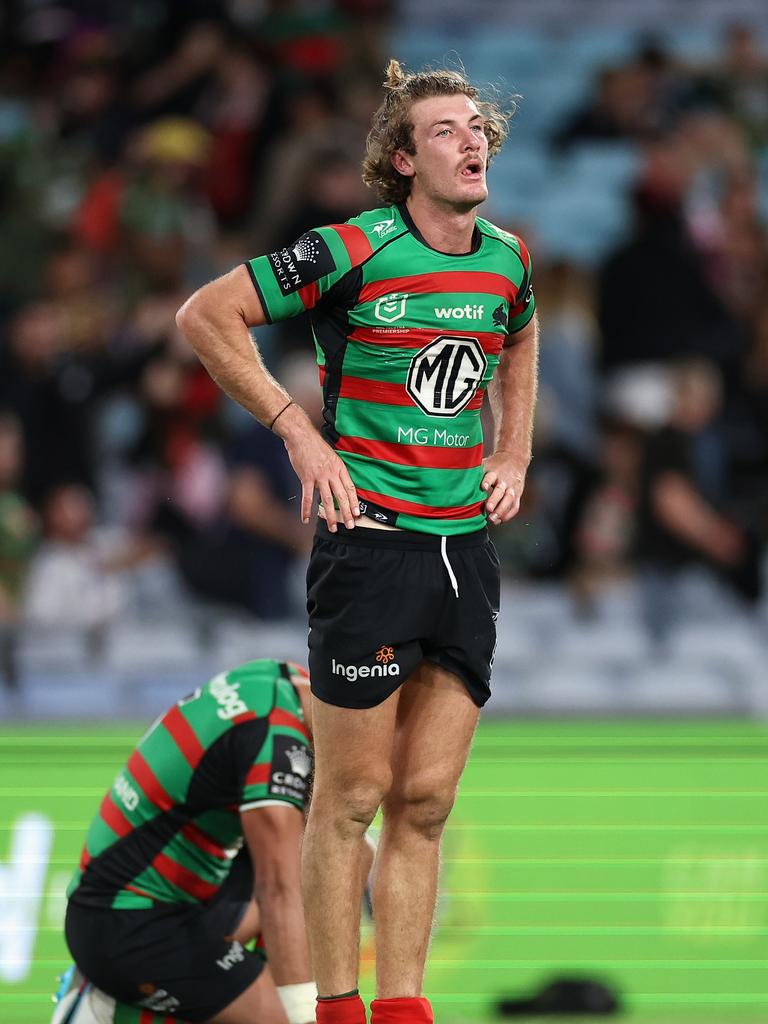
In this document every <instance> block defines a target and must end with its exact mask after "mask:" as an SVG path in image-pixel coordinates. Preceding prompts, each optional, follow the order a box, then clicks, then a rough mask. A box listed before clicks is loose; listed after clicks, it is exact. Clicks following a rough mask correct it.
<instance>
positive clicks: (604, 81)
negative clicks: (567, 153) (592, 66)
mask: <svg viewBox="0 0 768 1024" xmlns="http://www.w3.org/2000/svg"><path fill="white" fill-rule="evenodd" d="M652 98H653V94H652V91H651V81H650V80H649V77H648V75H647V74H645V72H644V71H643V69H642V68H641V67H640V66H638V65H635V64H628V65H625V66H622V67H610V68H603V69H602V70H601V71H600V73H599V75H598V79H597V88H596V91H595V94H594V96H591V97H590V98H589V99H588V100H587V102H586V104H585V105H584V106H583V107H581V108H580V109H578V110H576V111H575V112H574V113H573V114H571V115H570V117H569V118H568V119H567V120H566V122H565V124H564V125H563V126H562V127H561V128H560V129H559V130H558V131H557V132H556V134H555V136H554V138H553V140H552V141H553V144H554V146H555V148H556V149H558V150H561V151H562V150H566V149H568V148H569V147H571V146H573V145H576V144H577V143H579V142H615V141H620V140H637V139H641V138H643V137H644V136H645V135H647V134H649V133H650V132H651V131H652V130H655V129H656V127H657V124H656V122H655V110H654V106H653V103H652Z"/></svg>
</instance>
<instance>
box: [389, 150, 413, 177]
mask: <svg viewBox="0 0 768 1024" xmlns="http://www.w3.org/2000/svg"><path fill="white" fill-rule="evenodd" d="M390 160H391V161H392V166H393V167H394V168H395V170H396V171H397V172H398V174H402V175H403V177H405V178H412V177H413V176H414V174H415V173H416V168H415V167H414V166H413V161H412V159H411V157H410V156H409V155H408V154H407V153H405V152H403V150H402V149H396V150H395V151H394V153H393V154H392V156H391V157H390Z"/></svg>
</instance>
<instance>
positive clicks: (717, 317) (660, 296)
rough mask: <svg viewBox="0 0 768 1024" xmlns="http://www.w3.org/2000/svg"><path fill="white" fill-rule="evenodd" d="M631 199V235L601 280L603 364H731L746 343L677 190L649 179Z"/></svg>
mask: <svg viewBox="0 0 768 1024" xmlns="http://www.w3.org/2000/svg"><path fill="white" fill-rule="evenodd" d="M632 199H633V204H634V211H635V226H634V232H633V235H632V237H631V238H630V239H629V241H627V242H626V243H624V244H623V245H622V246H621V247H620V248H619V249H618V250H617V251H616V252H614V253H613V254H612V255H611V256H610V257H609V259H608V261H607V262H606V264H605V265H604V267H603V268H602V269H601V271H600V274H599V278H598V300H597V306H598V309H597V312H598V320H599V324H600V329H601V332H602V336H603V348H602V363H603V366H604V367H605V368H607V369H613V368H614V367H617V366H622V365H626V364H629V363H638V362H656V361H661V362H668V361H669V360H672V359H675V358H680V357H683V356H695V355H700V356H703V357H705V358H708V359H711V360H713V361H715V362H717V363H719V364H720V365H722V366H725V365H728V364H732V363H733V362H734V361H735V360H736V359H737V358H738V356H739V354H740V352H742V351H743V350H744V348H745V344H746V337H745V335H744V333H743V331H742V329H741V328H740V326H739V324H738V322H737V321H736V319H735V318H734V316H733V315H732V314H731V312H730V310H729V309H728V308H727V306H726V305H725V303H724V301H723V299H722V298H721V297H720V295H719V294H718V293H717V292H716V291H715V290H714V288H713V287H712V285H711V284H710V281H709V279H708V277H707V272H706V267H705V263H704V259H703V257H702V255H701V253H700V252H699V251H698V249H697V248H696V246H695V245H694V243H693V240H692V238H691V236H690V233H689V231H688V229H687V227H686V224H685V220H684V218H683V207H682V200H683V197H682V195H681V193H680V191H679V189H678V187H677V184H676V183H673V182H669V181H665V180H663V179H656V180H653V179H652V180H650V181H645V182H643V183H641V184H640V185H638V186H637V187H636V188H635V190H634V193H633V196H632Z"/></svg>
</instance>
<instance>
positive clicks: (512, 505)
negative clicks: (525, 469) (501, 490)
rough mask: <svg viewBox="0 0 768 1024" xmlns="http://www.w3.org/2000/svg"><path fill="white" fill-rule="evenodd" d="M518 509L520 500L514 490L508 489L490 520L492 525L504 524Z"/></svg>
mask: <svg viewBox="0 0 768 1024" xmlns="http://www.w3.org/2000/svg"><path fill="white" fill-rule="evenodd" d="M519 507H520V499H519V498H518V497H517V494H516V493H515V490H514V488H512V487H509V488H507V491H506V493H505V495H504V497H503V498H502V499H501V501H500V502H499V503H498V505H497V506H496V509H495V511H494V513H493V515H492V516H491V517H490V518H491V519H492V520H493V522H494V523H506V522H508V521H509V520H510V519H511V518H512V517H513V516H514V515H515V513H516V512H517V510H518V509H519Z"/></svg>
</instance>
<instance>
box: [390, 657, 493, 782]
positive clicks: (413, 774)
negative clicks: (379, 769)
mask: <svg viewBox="0 0 768 1024" xmlns="http://www.w3.org/2000/svg"><path fill="white" fill-rule="evenodd" d="M479 714H480V709H479V708H478V706H477V705H476V703H475V702H474V700H473V699H472V697H471V696H470V694H469V692H468V690H467V687H466V684H465V682H464V680H463V679H461V678H460V677H459V676H458V675H456V674H455V673H453V672H449V671H448V670H447V669H445V668H443V667H442V666H440V665H437V664H434V663H433V662H431V661H423V662H422V663H421V665H420V666H419V668H418V669H417V670H416V672H414V673H413V674H412V675H411V676H410V677H409V679H408V680H407V682H406V683H405V685H404V686H403V688H402V690H401V694H400V701H399V705H398V709H397V719H396V725H395V735H394V743H393V753H392V765H393V773H394V778H393V782H392V789H391V796H392V797H393V798H402V799H406V800H409V801H414V800H423V799H429V798H430V797H442V798H445V799H448V800H452V798H453V794H454V793H455V790H456V787H457V785H458V782H459V779H460V778H461V773H462V771H463V770H464V765H465V764H466V761H467V756H468V754H469V749H470V747H471V744H472V737H473V735H474V732H475V728H476V726H477V720H478V717H479Z"/></svg>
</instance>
